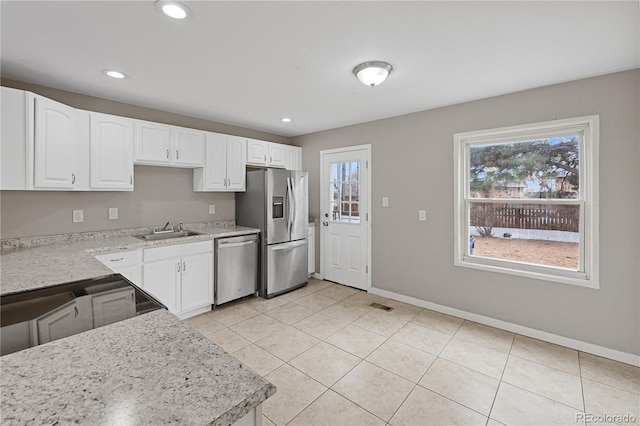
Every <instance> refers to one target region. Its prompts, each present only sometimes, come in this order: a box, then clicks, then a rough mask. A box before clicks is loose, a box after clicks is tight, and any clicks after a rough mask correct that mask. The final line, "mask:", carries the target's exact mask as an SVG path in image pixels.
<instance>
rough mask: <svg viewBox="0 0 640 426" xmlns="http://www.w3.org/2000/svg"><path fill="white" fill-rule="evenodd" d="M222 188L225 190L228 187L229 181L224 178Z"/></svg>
mask: <svg viewBox="0 0 640 426" xmlns="http://www.w3.org/2000/svg"><path fill="white" fill-rule="evenodd" d="M224 187H225V188H227V187H229V179H226V178H225V180H224Z"/></svg>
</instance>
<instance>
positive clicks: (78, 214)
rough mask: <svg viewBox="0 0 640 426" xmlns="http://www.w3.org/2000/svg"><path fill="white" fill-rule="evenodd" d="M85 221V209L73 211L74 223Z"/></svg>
mask: <svg viewBox="0 0 640 426" xmlns="http://www.w3.org/2000/svg"><path fill="white" fill-rule="evenodd" d="M80 222H84V210H74V211H73V223H80Z"/></svg>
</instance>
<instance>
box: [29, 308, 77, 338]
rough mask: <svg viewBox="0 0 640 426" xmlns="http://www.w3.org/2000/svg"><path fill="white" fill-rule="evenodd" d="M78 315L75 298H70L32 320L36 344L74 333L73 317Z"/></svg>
mask: <svg viewBox="0 0 640 426" xmlns="http://www.w3.org/2000/svg"><path fill="white" fill-rule="evenodd" d="M77 316H78V308H77V307H76V302H75V300H72V301H70V302H68V303H66V304H64V305H62V306H60V307H59V308H57V309H54V310H52V311H50V312H47V313H46V314H44V315H42V316H40V317H38V318H36V319H35V321H34V322H33V325H34V326H35V329H36V331H37V332H36V333H33V334H35V335H36V336H37V338H38V344H39V345H42V344H43V343H49V342H51V341H53V340H58V339H62V338H64V337H68V336H71V335H72V334H75V328H76V324H75V318H76V317H77Z"/></svg>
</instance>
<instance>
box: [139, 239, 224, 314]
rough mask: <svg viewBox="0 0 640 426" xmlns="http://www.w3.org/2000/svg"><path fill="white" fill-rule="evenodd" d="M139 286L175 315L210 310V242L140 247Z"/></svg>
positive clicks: (211, 280)
mask: <svg viewBox="0 0 640 426" xmlns="http://www.w3.org/2000/svg"><path fill="white" fill-rule="evenodd" d="M143 262H144V263H143V288H144V290H145V291H147V292H149V293H151V294H152V295H153V296H154V297H156V298H157V299H158V300H159V301H160V302H162V303H164V304H165V306H167V308H168V309H169V311H171V312H172V313H174V314H175V315H177V316H178V317H179V318H188V317H190V316H193V315H196V314H199V313H202V312H206V311H209V310H211V305H212V304H213V242H212V241H203V242H197V243H189V244H177V245H173V246H164V247H153V248H147V249H144V253H143Z"/></svg>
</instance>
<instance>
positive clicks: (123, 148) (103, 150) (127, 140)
mask: <svg viewBox="0 0 640 426" xmlns="http://www.w3.org/2000/svg"><path fill="white" fill-rule="evenodd" d="M90 141H91V143H90V147H91V171H90V175H91V188H92V189H124V190H133V120H131V119H129V118H123V117H116V116H112V115H106V114H98V113H91V138H90Z"/></svg>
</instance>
